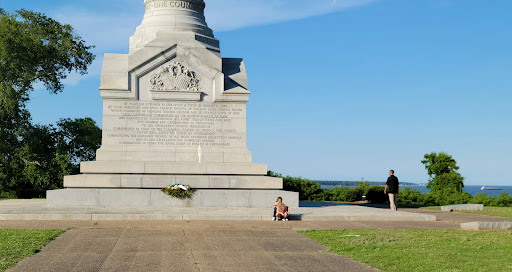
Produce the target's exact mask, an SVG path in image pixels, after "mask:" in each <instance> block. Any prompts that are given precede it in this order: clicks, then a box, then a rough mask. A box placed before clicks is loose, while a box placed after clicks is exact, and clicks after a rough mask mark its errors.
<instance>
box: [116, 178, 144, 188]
mask: <svg viewBox="0 0 512 272" xmlns="http://www.w3.org/2000/svg"><path fill="white" fill-rule="evenodd" d="M142 177H143V176H142V175H121V187H122V188H143V187H142Z"/></svg>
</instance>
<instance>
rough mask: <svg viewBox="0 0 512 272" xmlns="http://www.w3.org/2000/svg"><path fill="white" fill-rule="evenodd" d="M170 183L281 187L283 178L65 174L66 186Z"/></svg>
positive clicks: (157, 185)
mask: <svg viewBox="0 0 512 272" xmlns="http://www.w3.org/2000/svg"><path fill="white" fill-rule="evenodd" d="M173 184H184V185H190V186H191V187H192V188H196V189H264V190H269V189H274V190H281V189H283V179H282V178H274V177H268V176H218V175H116V174H83V175H75V176H66V177H64V187H65V188H132V189H133V188H138V189H162V188H165V187H167V186H169V185H173Z"/></svg>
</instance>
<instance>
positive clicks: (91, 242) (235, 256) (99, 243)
mask: <svg viewBox="0 0 512 272" xmlns="http://www.w3.org/2000/svg"><path fill="white" fill-rule="evenodd" d="M407 211H408V212H412V213H433V214H434V215H435V216H437V217H438V221H288V222H282V221H279V222H272V221H99V222H95V221H84V220H82V221H80V220H78V221H77V220H73V221H55V220H53V221H27V220H24V221H13V220H8V221H0V228H2V229H5V228H10V229H66V228H72V229H71V230H68V231H67V232H66V233H64V234H63V235H61V236H60V237H58V238H57V239H55V240H54V241H52V242H51V243H50V244H48V245H47V246H46V247H44V248H43V249H42V250H41V252H40V253H38V254H36V255H34V256H32V257H29V258H27V259H26V260H24V261H22V262H21V263H19V264H18V265H17V266H16V267H15V268H13V269H12V270H10V271H29V272H33V271H145V272H147V271H203V272H204V271H248V272H252V271H363V272H364V271H375V270H372V269H371V268H369V267H368V266H366V265H364V264H361V263H358V262H355V261H353V260H351V259H349V258H347V257H343V256H338V255H335V254H333V253H330V252H329V251H328V249H327V248H326V247H324V246H322V245H320V244H318V243H316V242H314V241H312V240H310V239H308V238H306V237H304V236H303V235H301V234H298V233H297V232H296V231H297V230H312V229H363V228H371V229H389V230H393V229H446V228H452V229H458V228H460V223H464V222H471V221H485V220H489V217H488V216H480V215H473V214H455V213H448V212H440V211H430V210H419V209H408V210H407ZM491 218H492V219H494V221H498V220H507V219H504V218H496V217H491ZM509 220H510V219H509Z"/></svg>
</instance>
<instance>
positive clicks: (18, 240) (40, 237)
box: [0, 229, 66, 272]
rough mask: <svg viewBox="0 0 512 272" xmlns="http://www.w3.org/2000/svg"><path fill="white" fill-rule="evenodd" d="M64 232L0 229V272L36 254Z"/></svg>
mask: <svg viewBox="0 0 512 272" xmlns="http://www.w3.org/2000/svg"><path fill="white" fill-rule="evenodd" d="M65 231H66V230H55V229H54V230H27V229H0V272H3V271H6V270H7V269H9V268H12V267H14V266H16V264H18V263H19V262H21V261H22V260H24V259H25V258H27V257H30V256H32V255H34V254H36V253H37V252H38V251H39V250H40V249H41V248H42V247H44V246H45V245H46V244H48V243H49V242H50V241H51V240H53V239H55V238H56V237H57V236H59V235H61V234H62V233H64V232H65Z"/></svg>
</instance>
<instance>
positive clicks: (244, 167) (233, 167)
mask: <svg viewBox="0 0 512 272" xmlns="http://www.w3.org/2000/svg"><path fill="white" fill-rule="evenodd" d="M206 174H209V175H266V174H267V165H265V164H255V163H208V164H207V169H206Z"/></svg>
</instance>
